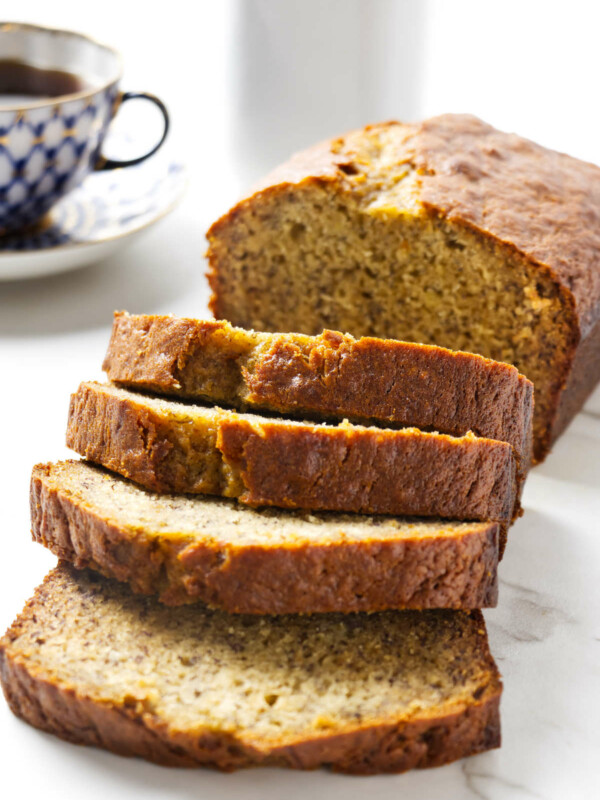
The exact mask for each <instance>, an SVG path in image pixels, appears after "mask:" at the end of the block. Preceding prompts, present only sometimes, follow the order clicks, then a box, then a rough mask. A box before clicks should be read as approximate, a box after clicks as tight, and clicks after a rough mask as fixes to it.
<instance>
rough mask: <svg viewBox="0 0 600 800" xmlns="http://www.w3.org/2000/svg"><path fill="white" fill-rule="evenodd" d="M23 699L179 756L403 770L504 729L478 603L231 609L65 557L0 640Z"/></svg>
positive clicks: (70, 732)
mask: <svg viewBox="0 0 600 800" xmlns="http://www.w3.org/2000/svg"><path fill="white" fill-rule="evenodd" d="M0 677H1V680H2V687H3V689H4V694H5V696H6V699H7V701H8V703H9V705H10V707H11V709H12V710H13V712H14V713H15V714H17V715H18V716H20V717H21V718H23V719H24V720H26V721H27V722H29V723H30V724H32V725H35V726H36V727H38V728H41V729H42V730H45V731H48V732H50V733H54V734H56V735H57V736H60V737H61V738H62V739H66V740H68V741H70V742H75V743H78V744H86V745H94V746H96V747H103V748H105V749H107V750H112V751H113V752H115V753H119V754H121V755H127V756H141V757H142V758H146V759H149V760H150V761H154V762H157V763H159V764H168V765H172V766H186V767H190V766H204V765H206V766H213V767H219V768H221V769H225V770H232V769H236V768H238V767H245V766H250V765H273V766H287V767H293V768H295V769H313V768H315V767H318V766H329V767H332V768H333V769H335V770H338V771H342V772H353V773H363V774H368V773H377V772H402V771H404V770H407V769H411V768H413V767H429V766H437V765H440V764H445V763H448V762H449V761H453V760H455V759H457V758H462V757H463V756H467V755H471V754H473V753H478V752H481V751H482V750H487V749H489V748H492V747H498V745H499V743H500V724H499V701H500V694H501V691H502V685H501V683H500V677H499V674H498V670H497V668H496V665H495V664H494V661H493V659H492V657H491V655H490V652H489V649H488V643H487V637H486V631H485V625H484V622H483V618H482V616H481V612H479V611H473V612H470V613H467V612H463V611H392V612H389V611H388V612H380V613H377V614H331V615H330V614H322V615H318V616H306V615H301V614H296V615H293V616H276V617H265V616H246V615H240V616H233V615H230V614H225V613H223V612H220V611H211V610H209V609H207V608H206V607H203V606H198V605H196V606H183V607H181V608H176V609H173V608H168V607H167V606H164V605H162V604H160V603H157V602H156V601H155V600H154V598H148V597H142V596H140V595H133V594H131V593H130V592H129V591H128V589H127V588H126V587H125V586H124V585H123V584H119V583H116V582H114V581H108V580H106V579H105V578H102V577H100V576H98V575H95V574H94V573H92V572H89V571H77V570H75V569H73V568H72V567H67V566H66V565H61V566H59V567H58V568H57V569H55V570H54V571H53V572H51V573H50V575H49V576H48V577H47V578H46V580H45V581H44V583H43V584H42V585H41V586H40V587H39V588H38V590H37V591H36V593H35V595H34V596H33V598H32V599H31V600H30V601H29V602H28V603H27V605H26V606H25V608H24V610H23V611H22V613H21V614H20V615H19V616H18V617H17V619H16V620H15V622H14V623H13V625H12V626H11V627H10V628H9V630H8V631H7V632H6V634H5V636H4V637H3V638H2V639H1V640H0Z"/></svg>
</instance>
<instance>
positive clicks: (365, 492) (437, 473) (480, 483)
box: [217, 417, 516, 522]
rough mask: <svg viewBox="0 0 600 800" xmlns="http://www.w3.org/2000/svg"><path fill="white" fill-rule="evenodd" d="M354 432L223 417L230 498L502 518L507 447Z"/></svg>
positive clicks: (508, 484) (509, 497)
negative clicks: (231, 475)
mask: <svg viewBox="0 0 600 800" xmlns="http://www.w3.org/2000/svg"><path fill="white" fill-rule="evenodd" d="M364 430H367V431H369V433H368V434H367V435H365V434H364V433H363V431H364ZM363 431H361V430H359V429H353V428H351V427H350V426H347V427H345V428H344V427H339V428H329V429H326V428H323V427H321V428H319V427H313V428H312V429H311V430H304V429H301V428H300V429H286V428H285V427H284V426H282V425H279V424H276V423H270V422H265V423H263V424H262V425H261V428H260V431H257V430H256V428H255V426H253V425H252V424H251V423H250V422H249V421H247V420H245V419H242V418H241V417H237V418H235V417H231V418H230V419H225V420H223V422H222V423H221V425H220V427H219V433H218V436H217V446H218V448H219V450H220V451H221V452H222V453H223V457H224V459H225V461H226V462H227V464H228V465H229V466H231V467H233V468H234V469H235V470H236V472H237V473H238V474H239V475H240V478H241V481H242V483H243V486H244V489H245V491H244V492H243V494H241V495H240V500H241V501H242V502H244V503H247V504H248V505H252V506H261V505H275V506H280V507H282V508H314V509H325V510H344V511H354V512H360V513H365V514H414V515H415V516H425V517H430V516H445V517H448V518H449V519H482V520H485V519H488V520H495V521H499V522H503V521H507V520H509V519H511V518H512V515H513V513H514V511H515V493H516V475H515V462H514V458H513V455H512V448H510V446H508V445H506V446H504V447H502V446H501V443H499V442H494V441H493V440H491V439H485V440H482V439H479V440H478V439H475V438H472V439H464V440H461V441H462V444H463V447H461V449H460V450H459V449H458V448H457V447H456V440H453V439H451V437H445V436H430V437H428V436H427V434H421V435H418V434H417V435H410V434H408V435H404V434H405V432H404V431H389V430H380V429H374V428H367V429H363ZM482 442H486V443H488V446H487V447H481V443H482ZM342 506H343V508H342ZM400 509H403V510H400ZM409 509H410V510H409ZM442 509H443V510H442Z"/></svg>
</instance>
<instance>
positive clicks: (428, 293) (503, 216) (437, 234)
mask: <svg viewBox="0 0 600 800" xmlns="http://www.w3.org/2000/svg"><path fill="white" fill-rule="evenodd" d="M208 239H209V251H208V257H209V261H210V273H209V279H210V283H211V286H212V289H213V298H212V303H211V307H212V310H213V312H214V314H215V316H216V317H218V318H222V319H227V320H229V321H231V322H232V323H233V324H235V325H241V326H244V327H247V328H256V329H258V330H266V331H290V330H293V331H301V332H302V333H306V334H318V333H320V332H321V331H322V330H323V329H324V328H333V329H335V330H341V331H347V332H349V333H351V334H353V335H354V336H357V337H358V336H379V337H384V338H393V339H403V340H408V341H414V342H426V343H430V344H435V345H441V346H444V347H448V348H452V349H453V350H465V351H468V352H471V353H481V354H482V355H484V356H486V357H488V358H493V359H495V360H497V361H503V362H508V363H510V364H514V365H515V366H516V367H517V368H518V369H519V371H520V372H522V373H523V374H525V375H526V376H527V377H528V378H529V379H530V380H532V381H533V383H534V385H535V395H536V400H535V414H534V440H535V445H534V455H535V457H536V458H537V459H542V458H543V457H544V456H545V454H546V453H547V452H548V449H549V447H550V445H551V443H552V442H553V441H554V440H555V439H556V437H557V436H558V435H559V434H560V433H561V432H562V431H563V430H564V428H565V427H566V425H567V424H568V423H569V421H570V419H571V418H572V417H573V415H574V414H575V413H576V412H577V410H578V409H579V408H580V407H581V405H582V404H583V402H584V400H585V398H586V397H587V395H588V394H589V392H590V391H591V389H592V388H593V387H594V385H595V384H596V382H597V381H598V379H599V377H600V270H599V269H598V265H597V262H598V252H599V250H600V169H598V167H596V166H593V165H592V164H587V163H584V162H582V161H578V160H576V159H574V158H570V157H569V156H566V155H563V154H561V153H556V152H553V151H551V150H547V149H545V148H543V147H540V146H539V145H536V144H534V143H533V142H530V141H528V140H526V139H522V138H520V137H518V136H515V135H514V134H507V133H502V132H500V131H497V130H495V129H494V128H492V127H490V126H489V125H486V124H485V123H483V122H481V121H480V120H478V119H476V118H474V117H472V116H463V115H445V116H441V117H435V118H433V119H430V120H427V121H425V122H423V123H421V124H418V125H404V124H400V123H386V124H381V125H373V126H369V127H367V128H365V129H364V130H360V131H356V132H353V133H350V134H348V135H346V136H341V137H340V138H337V139H333V140H331V141H329V142H324V143H322V144H320V145H317V146H316V147H314V148H312V149H311V150H308V151H306V152H304V153H301V154H299V155H298V156H296V157H294V158H293V159H292V160H291V161H290V162H289V163H287V164H286V165H284V166H283V167H281V168H279V169H278V170H276V171H275V172H274V173H273V174H272V175H270V176H269V177H268V178H267V179H266V180H265V181H264V182H263V184H261V186H260V187H258V189H257V190H256V191H255V192H254V193H253V194H251V195H250V196H249V197H247V198H246V199H244V200H242V201H241V202H240V203H238V204H237V205H236V206H235V207H234V208H233V209H232V210H231V211H229V212H228V213H227V214H225V215H224V216H223V217H222V218H221V219H220V220H218V221H217V222H216V223H215V224H214V225H213V226H212V227H211V229H210V231H209V233H208Z"/></svg>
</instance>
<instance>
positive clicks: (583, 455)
mask: <svg viewBox="0 0 600 800" xmlns="http://www.w3.org/2000/svg"><path fill="white" fill-rule="evenodd" d="M599 451H600V414H598V415H595V414H594V413H590V412H589V411H584V412H581V413H579V414H578V415H577V416H576V417H575V419H574V420H573V421H572V422H571V424H570V426H569V428H568V429H567V431H566V432H565V434H563V436H561V438H560V439H559V440H558V441H557V442H556V444H555V445H554V447H553V448H552V452H551V453H550V454H549V455H548V457H547V458H546V460H545V461H544V462H543V463H542V464H539V465H538V466H536V467H534V468H533V470H532V473H531V474H532V476H537V475H543V476H544V477H547V478H553V479H555V480H560V481H568V482H569V483H580V484H584V485H586V486H593V487H594V488H598V487H600V458H598V452H599Z"/></svg>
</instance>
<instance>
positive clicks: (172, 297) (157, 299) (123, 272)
mask: <svg viewBox="0 0 600 800" xmlns="http://www.w3.org/2000/svg"><path fill="white" fill-rule="evenodd" d="M172 223H173V224H172ZM198 239H199V237H198V235H197V233H196V232H195V231H192V232H190V231H187V230H186V229H185V226H184V225H181V224H178V223H177V220H175V219H173V220H171V219H169V220H166V221H165V222H164V223H163V224H161V225H160V226H159V228H158V229H157V230H156V231H152V232H151V233H150V234H148V235H147V236H146V237H145V238H144V239H141V240H140V241H138V242H135V243H134V244H133V245H132V246H131V247H130V248H129V249H127V250H124V251H123V252H122V253H119V254H117V255H115V256H113V257H111V258H110V259H108V260H106V261H103V262H100V263H98V264H94V265H92V266H89V267H85V268H83V269H80V270H75V271H73V272H66V273H64V274H62V275H55V276H50V277H47V278H40V279H37V280H28V281H15V282H11V283H2V284H0V336H6V337H17V336H18V337H21V336H39V335H44V334H50V335H53V334H62V333H70V332H76V331H83V330H89V329H93V328H97V327H104V326H108V325H110V323H111V320H112V313H113V311H114V310H116V309H126V310H128V311H132V312H138V313H140V312H145V313H152V312H153V311H156V310H158V309H164V308H165V304H167V306H168V304H169V303H173V304H176V303H177V301H178V300H180V298H181V297H182V296H185V295H186V294H188V293H199V292H202V291H204V293H205V294H206V296H208V287H205V286H204V285H205V283H206V281H205V278H204V272H205V268H204V264H203V258H202V252H203V250H202V243H201V242H200V241H199V240H198ZM165 242H169V245H166V244H165ZM171 243H172V244H171Z"/></svg>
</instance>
